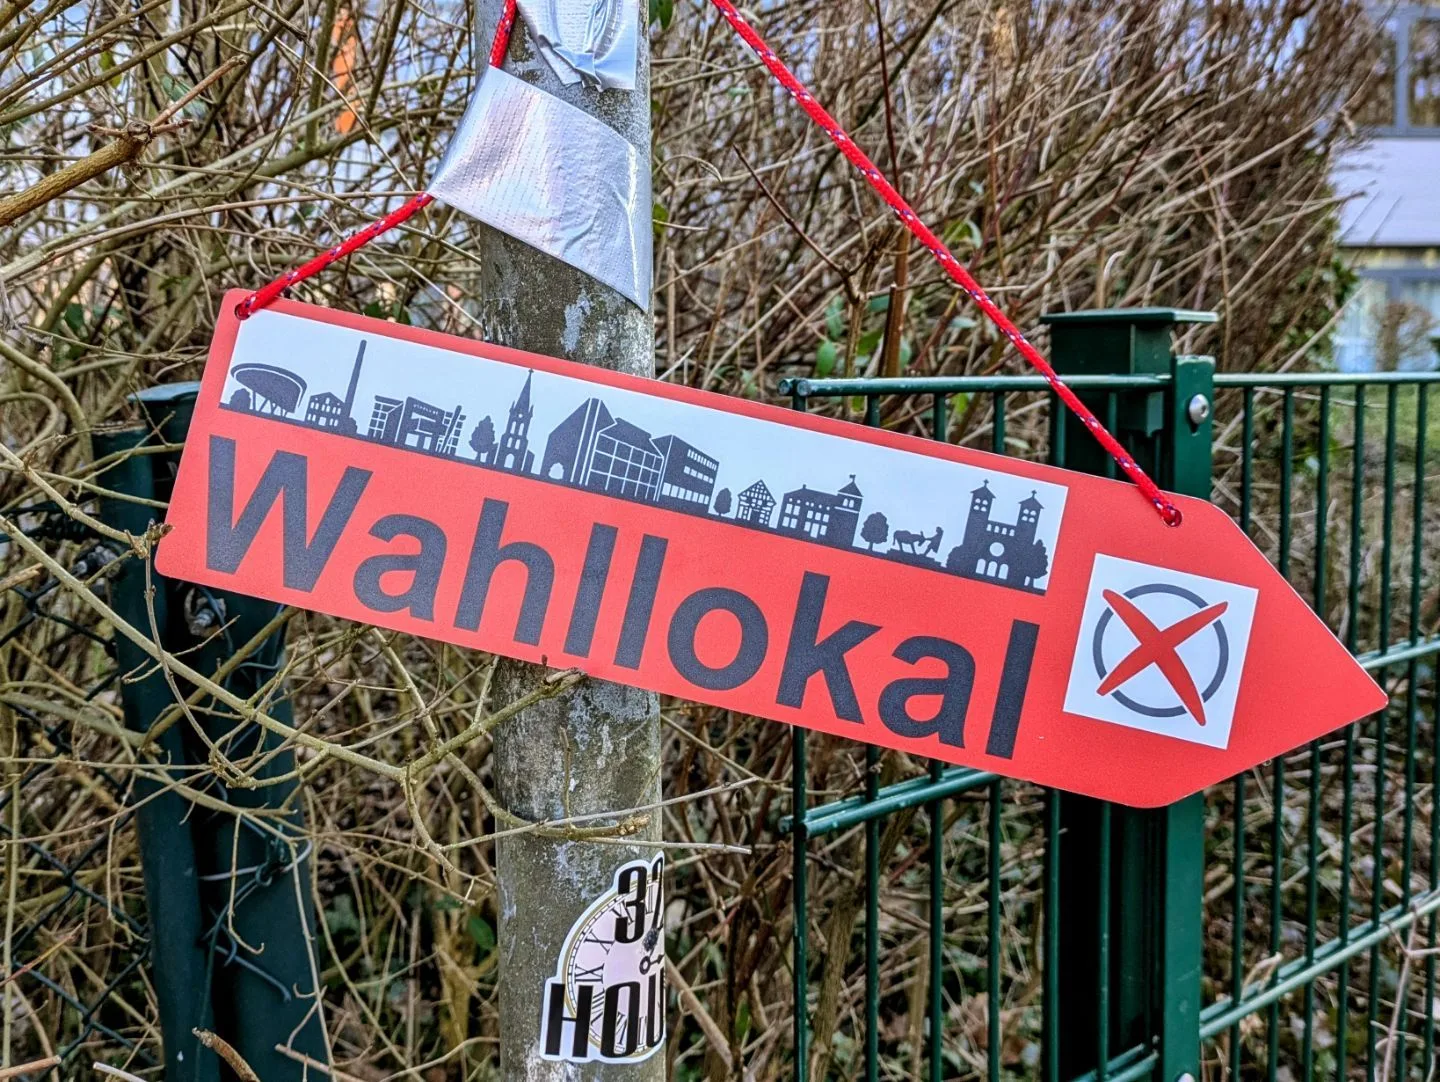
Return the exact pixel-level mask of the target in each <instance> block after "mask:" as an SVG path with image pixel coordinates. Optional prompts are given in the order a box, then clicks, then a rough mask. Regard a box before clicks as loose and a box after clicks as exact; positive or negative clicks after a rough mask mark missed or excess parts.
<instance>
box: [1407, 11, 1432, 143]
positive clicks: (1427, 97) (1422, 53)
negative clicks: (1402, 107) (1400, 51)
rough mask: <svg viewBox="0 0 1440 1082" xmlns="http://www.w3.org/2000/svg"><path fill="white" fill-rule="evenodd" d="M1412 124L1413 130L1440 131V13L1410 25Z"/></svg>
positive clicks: (1408, 89)
mask: <svg viewBox="0 0 1440 1082" xmlns="http://www.w3.org/2000/svg"><path fill="white" fill-rule="evenodd" d="M1409 61H1410V63H1409V67H1410V71H1409V76H1410V78H1409V80H1408V82H1409V85H1408V87H1407V88H1406V93H1407V94H1408V96H1409V100H1408V102H1407V105H1408V106H1409V109H1408V112H1409V121H1410V126H1411V127H1412V128H1440V13H1436V15H1435V17H1433V18H1428V19H1416V20H1415V21H1414V22H1412V23H1411V24H1410V55H1409Z"/></svg>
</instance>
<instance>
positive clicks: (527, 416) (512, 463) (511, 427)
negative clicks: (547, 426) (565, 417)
mask: <svg viewBox="0 0 1440 1082" xmlns="http://www.w3.org/2000/svg"><path fill="white" fill-rule="evenodd" d="M534 378H535V373H534V372H533V371H531V372H527V373H526V375H525V386H524V387H522V388H521V389H520V397H519V398H517V399H516V400H515V401H514V402H513V403H511V405H510V419H509V420H508V421H506V422H505V435H503V436H501V437H500V450H499V451H497V452H496V454H495V465H497V466H499V467H500V468H501V469H502V470H510V471H511V472H512V473H530V472H531V471H532V470H533V469H534V468H535V452H534V451H532V450H530V422H531V420H532V419H533V418H534V417H535V407H534V405H532V404H531V402H530V384H531V381H533V380H534Z"/></svg>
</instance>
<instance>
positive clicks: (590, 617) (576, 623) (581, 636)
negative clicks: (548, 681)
mask: <svg viewBox="0 0 1440 1082" xmlns="http://www.w3.org/2000/svg"><path fill="white" fill-rule="evenodd" d="M618 532H619V531H618V530H616V529H615V527H614V526H606V525H604V524H603V523H600V522H597V523H595V525H593V526H591V527H590V544H589V545H588V546H586V549H585V566H584V567H583V568H582V569H581V571H580V588H579V589H578V590H576V591H575V607H574V609H572V610H571V612H570V629H569V630H568V631H566V632H565V652H566V653H567V654H573V655H574V656H575V657H589V656H590V643H591V641H592V640H593V639H594V638H595V621H596V620H597V619H598V618H599V616H600V600H601V598H603V597H604V596H605V583H606V581H607V580H608V579H609V578H610V557H611V556H612V555H613V554H614V552H615V535H616V534H617V533H618Z"/></svg>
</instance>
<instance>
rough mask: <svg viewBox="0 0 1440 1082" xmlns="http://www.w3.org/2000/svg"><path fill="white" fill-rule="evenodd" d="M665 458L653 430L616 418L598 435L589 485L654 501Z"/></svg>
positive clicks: (616, 493) (605, 490) (597, 489)
mask: <svg viewBox="0 0 1440 1082" xmlns="http://www.w3.org/2000/svg"><path fill="white" fill-rule="evenodd" d="M661 461H662V456H661V454H660V450H659V448H657V447H656V446H655V444H654V442H653V441H652V440H651V439H650V433H648V432H645V431H644V430H642V429H640V428H637V427H636V426H635V425H632V424H631V423H630V422H629V421H627V420H625V419H623V418H619V419H616V420H614V421H611V422H610V423H609V424H608V425H606V426H605V427H604V428H602V429H601V430H600V431H599V432H598V433H597V434H596V436H595V450H594V453H593V454H591V456H590V466H589V471H588V473H587V475H586V477H585V487H586V488H591V489H594V490H595V491H596V492H606V493H609V494H610V495H611V496H620V497H622V498H624V499H627V500H654V499H655V495H656V493H658V492H659V491H660V463H661Z"/></svg>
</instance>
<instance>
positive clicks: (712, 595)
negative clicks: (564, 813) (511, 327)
mask: <svg viewBox="0 0 1440 1082" xmlns="http://www.w3.org/2000/svg"><path fill="white" fill-rule="evenodd" d="M237 296H238V295H232V296H231V298H228V299H227V302H226V306H225V308H224V311H226V312H227V313H228V312H230V311H231V309H232V308H233V303H232V301H233V300H234V299H236V297H237ZM311 388H324V389H323V390H311ZM342 390H343V392H344V393H343V395H342V394H341V393H339V392H340V391H342ZM307 393H308V399H307V398H306V395H307ZM302 403H303V405H302ZM497 418H498V419H499V420H498V421H497ZM462 449H468V450H469V452H471V453H466V452H465V450H462ZM847 479H848V480H847ZM1176 503H1177V505H1178V506H1179V507H1180V508H1181V510H1182V511H1183V514H1184V524H1183V525H1181V526H1180V527H1178V528H1173V529H1172V528H1169V527H1167V526H1165V525H1164V524H1163V523H1162V522H1161V520H1160V518H1159V516H1157V515H1156V514H1155V513H1154V510H1153V508H1151V507H1150V506H1149V505H1148V504H1147V503H1146V502H1145V501H1144V500H1143V499H1142V498H1140V497H1139V496H1138V495H1137V494H1136V491H1135V489H1134V488H1133V487H1132V486H1130V485H1128V484H1124V483H1121V482H1116V481H1110V480H1106V479H1104V478H1099V477H1091V476H1087V475H1081V474H1075V473H1070V472H1067V471H1064V470H1058V469H1055V468H1053V467H1048V466H1043V465H1038V464H1035V463H1028V462H1022V461H1017V460H1014V459H1008V458H1001V457H998V456H995V455H990V454H985V453H982V452H976V451H971V450H968V449H963V448H957V447H950V446H945V445H943V444H939V443H935V442H932V441H922V440H918V439H914V438H911V437H906V436H900V435H897V434H894V433H889V432H884V431H880V430H876V429H868V428H862V427H859V426H855V425H848V424H844V423H842V422H838V421H834V420H830V419H827V418H822V417H815V416H810V415H806V414H801V413H797V412H795V411H791V410H782V409H778V408H775V407H770V406H764V405H759V404H756V403H753V402H746V401H740V400H735V399H728V398H724V397H722V396H718V395H712V394H706V393H704V392H699V391H693V390H690V389H688V388H682V387H674V386H669V385H665V384H660V383H656V382H654V381H648V380H642V379H637V378H633V377H628V376H622V375H618V374H615V373H610V372H605V371H601V370H596V369H592V368H586V367H584V366H580V365H574V364H570V363H568V362H565V361H559V360H555V359H553V358H546V357H538V356H534V355H530V354H523V353H519V352H516V351H513V350H506V349H502V348H500V347H496V346H490V345H487V344H485V343H479V342H472V341H466V340H462V339H457V338H452V337H447V336H444V335H440V334H436V333H434V332H429V331H423V330H417V329H414V328H410V327H403V326H398V325H395V324H389V323H384V322H382V321H379V320H374V319H368V318H365V317H359V316H351V315H345V314H341V313H335V312H329V311H326V310H323V309H318V308H313V307H310V306H307V305H301V304H296V303H294V302H289V301H282V302H279V303H277V304H276V305H275V306H273V307H272V308H270V309H266V310H264V311H262V312H259V313H256V315H254V316H253V317H252V318H251V319H249V320H247V321H245V322H244V323H243V324H242V323H241V322H240V321H238V320H236V319H235V318H234V317H233V316H230V315H226V316H225V317H224V318H223V319H222V321H221V323H220V326H219V327H218V328H217V332H216V337H215V341H214V343H213V345H212V349H211V356H210V361H209V363H208V365H207V367H206V370H205V376H204V380H203V383H202V386H201V391H200V395H199V399H198V401H197V403H196V408H195V413H194V417H193V420H192V423H191V428H190V435H189V439H188V442H187V446H186V450H185V454H184V457H183V460H182V462H181V466H180V472H179V475H178V477H177V480H176V485H175V491H174V494H173V497H172V501H171V505H170V511H169V515H168V521H169V522H170V524H171V525H172V526H173V530H172V531H171V533H170V534H169V535H168V536H167V537H165V539H164V540H162V541H161V543H160V547H159V551H158V555H157V567H158V568H159V569H160V571H161V572H163V573H164V574H167V575H170V576H172V577H175V578H181V579H187V580H190V581H194V582H200V583H204V584H206V585H210V586H215V587H220V588H224V589H229V590H234V591H237V592H241V593H249V594H253V595H256V596H260V597H265V598H269V599H272V600H274V601H277V602H282V603H285V604H291V605H298V606H301V607H304V608H310V609H315V610H318V611H321V612H326V613H330V614H332V615H335V616H341V617H346V618H350V619H356V620H362V621H365V622H367V623H374V624H378V625H380V626H384V627H388V628H392V629H395V630H399V631H404V632H408V633H411V634H415V635H421V636H426V637H430V638H435V639H441V640H444V641H446V642H451V643H455V644H457V645H461V646H466V647H473V648H476V649H481V650H488V651H491V652H495V653H501V654H506V655H509V656H512V657H516V658H520V659H522V660H526V661H532V662H536V663H540V664H545V665H551V666H554V667H556V668H571V667H573V668H578V669H580V670H582V671H584V672H586V673H589V674H591V675H594V676H598V677H601V678H604V679H608V680H615V681H619V682H622V683H628V684H634V685H637V686H641V687H646V688H649V689H651V690H655V691H659V692H662V693H664V694H669V695H674V696H677V697H681V698H685V699H690V700H694V701H698V702H703V703H709V704H712V705H715V706H720V707H724V708H726V709H730V710H736V711H740V712H744V713H749V714H754V715H758V716H760V717H764V718H769V719H772V720H775V721H781V722H786V723H789V724H794V725H801V726H805V727H807V728H810V729H814V730H818V731H820V732H825V733H830V734H834V735H839V736H845V737H848V738H852V739H857V740H862V741H867V742H870V743H873V744H878V745H881V746H884V747H889V748H896V749H900V750H903V751H906V752H909V753H911V754H914V755H919V756H925V757H933V758H938V759H941V760H944V761H946V762H950V763H954V764H959V765H964V766H971V767H976V768H979V769H985V770H991V771H995V772H997V773H1001V774H1005V775H1008V776H1013V777H1019V778H1023V779H1026V780H1030V781H1035V782H1038V783H1041V784H1045V785H1053V786H1056V787H1059V788H1063V789H1068V790H1071V791H1075V792H1080V793H1085V794H1088V795H1093V796H1097V797H1102V798H1105V799H1110V800H1116V801H1119V802H1122V803H1127V804H1134V805H1140V806H1155V805H1160V804H1165V803H1169V802H1171V801H1174V800H1177V799H1179V798H1180V797H1183V796H1185V795H1187V794H1189V793H1193V792H1195V791H1197V790H1199V789H1200V788H1202V787H1204V786H1206V785H1208V784H1212V783H1214V782H1217V781H1220V780H1222V779H1224V778H1226V777H1229V776H1231V775H1233V774H1235V773H1236V772H1238V771H1240V770H1244V769H1246V768H1248V767H1250V766H1253V765H1255V764H1256V763H1259V762H1262V761H1264V760H1266V759H1268V758H1271V757H1273V756H1274V755H1277V754H1280V753H1282V752H1284V751H1287V750H1289V749H1290V748H1293V747H1296V746H1298V745H1300V744H1303V743H1305V742H1307V741H1309V740H1312V739H1314V738H1316V737H1318V736H1320V735H1322V734H1323V733H1325V732H1327V731H1329V730H1331V729H1333V728H1335V727H1336V726H1338V725H1341V724H1344V723H1345V722H1348V721H1352V720H1354V719H1355V718H1357V717H1360V716H1363V715H1364V714H1367V713H1369V712H1372V711H1375V710H1378V709H1380V708H1381V707H1382V706H1383V705H1384V703H1385V696H1384V694H1383V692H1381V690H1380V689H1379V688H1378V687H1376V685H1375V684H1374V682H1373V681H1372V680H1371V679H1370V677H1369V676H1368V675H1367V674H1366V673H1365V672H1364V671H1363V670H1362V669H1361V668H1360V667H1359V666H1358V665H1357V664H1356V662H1355V661H1354V659H1353V658H1351V657H1350V656H1349V655H1348V654H1347V653H1346V652H1345V650H1344V648H1343V647H1342V646H1341V645H1340V644H1339V642H1337V641H1336V639H1335V637H1334V636H1333V635H1332V634H1331V633H1330V632H1329V631H1328V630H1327V629H1326V628H1325V627H1324V625H1323V624H1321V623H1320V622H1319V620H1318V619H1317V618H1316V617H1315V616H1314V614H1313V613H1312V612H1311V611H1310V610H1309V609H1308V607H1307V606H1306V605H1305V604H1304V602H1303V601H1301V599H1300V598H1299V597H1298V596H1296V594H1295V593H1294V591H1293V590H1291V588H1290V587H1289V585H1288V584H1286V583H1285V581H1284V580H1283V579H1282V578H1280V576H1279V575H1278V574H1276V572H1275V571H1274V569H1273V568H1272V567H1271V566H1270V564H1269V563H1268V561H1267V560H1266V559H1265V557H1264V556H1263V555H1262V554H1261V553H1260V552H1258V551H1257V550H1256V549H1255V547H1254V546H1253V545H1252V544H1251V543H1250V542H1249V540H1248V539H1247V538H1246V537H1245V536H1244V535H1243V534H1242V533H1241V532H1240V531H1239V530H1238V529H1237V527H1236V526H1235V524H1234V523H1233V522H1231V521H1230V520H1229V519H1228V518H1227V517H1226V516H1225V515H1223V514H1222V513H1221V512H1220V511H1219V510H1217V509H1216V508H1214V507H1213V506H1211V505H1210V504H1208V503H1205V502H1204V501H1199V500H1193V499H1186V498H1183V497H1176Z"/></svg>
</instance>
